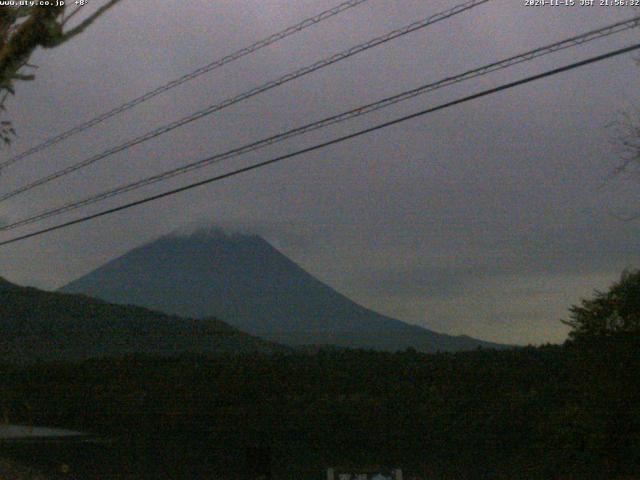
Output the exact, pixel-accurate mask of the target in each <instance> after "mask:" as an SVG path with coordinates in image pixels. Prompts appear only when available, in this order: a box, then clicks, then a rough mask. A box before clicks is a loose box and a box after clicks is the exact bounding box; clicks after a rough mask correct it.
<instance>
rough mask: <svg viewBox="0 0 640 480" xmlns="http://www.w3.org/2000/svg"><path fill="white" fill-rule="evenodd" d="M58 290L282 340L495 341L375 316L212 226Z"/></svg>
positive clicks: (433, 344) (141, 250)
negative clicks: (224, 324)
mask: <svg viewBox="0 0 640 480" xmlns="http://www.w3.org/2000/svg"><path fill="white" fill-rule="evenodd" d="M62 291H63V292H68V293H85V294H87V295H91V296H95V297H98V298H102V299H104V300H107V301H109V302H113V303H119V304H133V305H141V306H145V307H148V308H153V309H155V310H160V311H163V312H167V313H171V314H177V315H182V316H187V317H193V318H205V317H207V316H214V317H216V318H221V319H224V321H226V322H228V323H230V324H231V325H233V326H235V327H237V328H239V329H240V330H243V331H246V332H249V333H251V334H253V335H257V336H259V337H262V338H265V339H269V340H271V341H275V342H278V343H284V344H288V345H309V344H328V345H336V346H341V347H352V348H370V349H376V350H388V351H395V350H404V349H406V348H410V347H411V348H415V349H417V350H420V351H425V352H435V351H439V350H441V351H455V350H468V349H474V348H477V347H488V348H494V347H495V348H499V347H501V346H500V345H498V344H492V343H489V342H483V341H480V340H476V339H473V338H470V337H467V336H450V335H444V334H440V333H436V332H432V331H430V330H427V329H425V328H422V327H419V326H416V325H410V324H407V323H405V322H402V321H399V320H396V319H393V318H390V317H387V316H384V315H381V314H379V313H376V312H374V311H372V310H369V309H367V308H365V307H363V306H361V305H358V304H357V303H355V302H353V301H352V300H350V299H349V298H347V297H345V296H344V295H342V294H340V293H338V292H337V291H335V290H334V289H332V288H331V287H329V286H328V285H326V284H324V283H323V282H321V281H319V280H318V279H316V278H315V277H313V276H312V275H310V274H309V273H307V272H306V271H305V270H303V269H302V268H301V267H300V266H298V265H297V264H296V263H294V262H293V261H291V260H290V259H289V258H287V257H286V256H285V255H283V254H282V253H280V252H279V251H278V250H276V249H275V248H274V247H273V246H271V245H270V244H269V243H268V242H267V241H265V240H264V239H262V238H261V237H259V236H257V235H245V234H226V233H223V232H222V231H220V230H210V231H201V232H197V233H195V234H192V235H188V236H178V235H168V236H165V237H162V238H160V239H158V240H156V241H153V242H151V243H149V244H146V245H143V246H141V247H138V248H135V249H133V250H131V251H130V252H128V253H126V254H125V255H123V256H121V257H119V258H116V259H114V260H112V261H110V262H108V263H107V264H105V265H103V266H102V267H99V268H98V269H96V270H94V271H93V272H91V273H89V274H88V275H85V276H83V277H82V278H80V279H78V280H76V281H74V282H71V283H70V284H68V285H67V286H65V287H64V288H63V289H62Z"/></svg>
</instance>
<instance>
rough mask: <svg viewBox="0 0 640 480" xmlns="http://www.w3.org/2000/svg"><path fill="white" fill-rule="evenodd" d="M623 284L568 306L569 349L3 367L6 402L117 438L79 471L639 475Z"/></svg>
mask: <svg viewBox="0 0 640 480" xmlns="http://www.w3.org/2000/svg"><path fill="white" fill-rule="evenodd" d="M634 282H635V283H634ZM617 287H620V288H618V290H616V288H617ZM617 287H614V288H613V289H612V290H611V291H610V292H608V293H607V294H599V296H596V297H595V298H594V299H593V300H589V301H585V302H583V304H582V305H581V306H579V307H574V308H573V310H572V318H571V320H570V323H571V325H572V327H573V332H572V335H571V340H570V341H569V342H567V343H566V344H565V345H563V346H543V347H539V348H533V347H530V348H520V349H514V350H506V351H492V350H477V351H472V352H466V353H455V354H435V355H427V354H421V353H418V352H415V351H405V352H401V353H381V352H370V351H353V350H350V351H335V350H334V351H319V352H317V353H315V354H310V353H305V354H289V353H282V354H272V355H267V354H253V355H246V356H218V357H205V356H182V357H178V358H174V359H166V358H159V357H151V356H129V357H127V358H122V359H102V360H92V361H85V362H80V363H73V364H72V363H64V364H63V363H60V364H43V365H37V366H30V367H15V368H14V367H10V366H5V367H3V368H2V370H1V371H2V383H1V384H2V389H1V397H0V406H1V407H0V408H2V409H3V411H4V412H5V414H6V415H7V416H8V417H10V420H11V421H13V422H16V423H18V422H34V423H36V424H44V425H48V426H59V427H65V428H73V429H78V430H83V431H87V432H92V433H98V434H102V435H105V436H107V437H108V438H110V439H111V441H112V443H111V444H109V445H106V444H105V445H103V446H100V445H94V447H92V448H93V449H94V450H95V452H97V453H95V455H94V454H92V456H91V458H90V459H86V458H84V459H82V458H81V457H82V455H87V450H86V449H85V450H83V449H76V451H75V452H71V453H69V452H67V453H65V455H67V456H68V457H69V458H70V460H69V461H70V462H71V465H72V467H73V462H74V455H75V456H76V457H77V462H78V464H79V465H80V464H81V465H85V467H84V468H86V465H88V464H90V463H91V462H92V461H93V462H98V461H101V462H102V465H110V466H111V468H113V469H114V470H116V471H120V472H122V471H123V470H124V469H133V470H136V469H137V471H144V472H147V473H148V474H149V476H150V478H152V477H154V476H155V478H206V477H204V476H202V477H200V476H198V475H199V474H196V473H194V472H195V471H196V470H197V469H206V468H210V469H212V470H215V469H216V468H220V469H221V470H220V471H222V469H224V468H228V469H229V470H230V471H236V472H238V471H241V470H242V468H244V467H246V466H247V462H249V463H250V462H251V461H252V460H251V459H250V457H251V455H250V454H247V452H251V451H252V450H251V449H252V448H254V451H257V452H259V454H257V456H258V457H260V456H261V455H262V457H263V458H262V460H260V461H265V460H264V458H268V460H267V461H268V462H269V463H270V465H271V467H272V470H273V472H274V477H275V478H292V479H293V478H300V479H303V478H323V477H322V476H323V470H324V468H326V467H327V466H330V465H336V464H340V465H344V464H349V465H358V466H362V465H371V464H382V465H391V466H400V467H402V468H403V469H404V471H405V478H412V477H413V476H414V475H415V476H417V477H418V478H429V479H431V478H456V479H459V478H517V479H538V478H540V479H546V478H575V479H584V478H587V479H589V478H602V479H616V478H618V479H622V478H640V373H639V372H640V348H639V347H640V336H639V335H638V331H639V330H640V329H638V328H637V327H638V323H639V317H638V312H640V308H639V307H640V295H639V293H640V275H638V274H635V276H634V275H628V276H627V277H625V278H623V281H621V282H620V284H618V286H617ZM265 451H268V452H269V454H268V455H266V454H265V453H264V452H265ZM100 452H102V453H100ZM260 452H262V453H260ZM101 454H103V455H104V456H105V458H103V459H102V460H99V457H100V455H101ZM61 455H62V453H61ZM243 466H244V467H243ZM96 468H97V467H96ZM190 469H191V470H190ZM166 470H170V471H171V472H172V474H171V475H167V474H166ZM160 471H164V474H161V473H159V472H160ZM180 475H182V476H180ZM83 478H89V477H83ZM96 478H97V477H96ZM103 478H104V477H103ZM220 478H225V477H220ZM245 478H248V477H245ZM254 478H255V477H254Z"/></svg>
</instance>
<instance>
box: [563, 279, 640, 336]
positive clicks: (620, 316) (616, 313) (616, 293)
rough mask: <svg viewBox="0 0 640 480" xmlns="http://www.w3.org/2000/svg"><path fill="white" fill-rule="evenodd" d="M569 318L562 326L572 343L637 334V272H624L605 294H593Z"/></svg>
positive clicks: (639, 320) (639, 321) (639, 296)
mask: <svg viewBox="0 0 640 480" xmlns="http://www.w3.org/2000/svg"><path fill="white" fill-rule="evenodd" d="M570 311H571V318H570V320H568V321H564V322H563V323H565V324H567V325H569V326H570V327H571V328H572V331H571V332H570V333H569V338H570V339H572V340H576V341H587V340H605V339H610V338H612V337H623V336H638V335H640V271H638V270H636V271H627V272H624V273H623V274H622V277H621V278H620V281H618V282H617V283H615V284H614V285H612V286H611V288H610V289H609V291H607V292H598V291H596V292H595V295H594V298H592V299H585V300H582V302H581V304H580V305H574V306H573V307H571V309H570Z"/></svg>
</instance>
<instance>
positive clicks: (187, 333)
mask: <svg viewBox="0 0 640 480" xmlns="http://www.w3.org/2000/svg"><path fill="white" fill-rule="evenodd" d="M0 331H1V332H2V335H1V336H0V361H2V362H7V363H19V364H22V363H33V362H45V361H67V360H84V359H88V358H95V357H113V356H123V355H128V354H134V353H143V354H153V355H161V356H176V355H180V354H185V353H198V354H236V353H248V352H254V351H258V352H272V351H274V352H275V351H288V349H286V348H285V347H280V346H278V345H274V344H271V343H269V342H265V341H262V340H260V339H257V338H255V337H253V336H251V335H247V334H245V333H242V332H240V331H238V330H236V329H235V328H233V327H231V326H229V325H227V324H226V323H224V322H221V321H220V320H217V319H214V318H207V319H202V320H200V319H198V320H195V319H185V318H180V317H177V316H173V315H166V314H163V313H159V312H154V311H151V310H148V309H146V308H142V307H134V306H126V305H112V304H109V303H107V302H104V301H102V300H96V299H93V298H89V297H87V296H85V295H69V294H62V293H55V292H45V291H42V290H38V289H36V288H31V287H19V286H16V285H14V284H12V283H10V282H7V281H6V280H4V279H2V278H0Z"/></svg>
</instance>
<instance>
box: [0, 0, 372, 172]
mask: <svg viewBox="0 0 640 480" xmlns="http://www.w3.org/2000/svg"><path fill="white" fill-rule="evenodd" d="M367 1H369V0H349V1H348V2H344V3H341V4H340V5H338V6H336V7H333V8H331V9H329V10H325V11H324V12H321V13H319V14H318V15H315V16H313V17H310V18H307V19H305V20H303V21H302V22H300V23H297V24H296V25H293V26H291V27H288V28H286V29H284V30H282V31H280V32H278V33H274V34H273V35H270V36H269V37H267V38H264V39H262V40H260V41H258V42H256V43H254V44H252V45H249V46H248V47H244V48H241V49H240V50H237V51H235V52H233V53H231V54H229V55H226V56H225V57H222V58H220V59H218V60H215V61H214V62H212V63H210V64H208V65H205V66H203V67H200V68H198V69H197V70H194V71H192V72H189V73H187V74H185V75H183V76H181V77H179V78H176V79H174V80H171V81H170V82H168V83H166V84H164V85H162V86H160V87H158V88H156V89H154V90H151V91H149V92H146V93H144V94H143V95H140V96H139V97H136V98H134V99H133V100H130V101H128V102H126V103H123V104H122V105H120V106H118V107H115V108H114V109H112V110H109V111H107V112H105V113H102V114H100V115H98V116H97V117H94V118H92V119H91V120H88V121H86V122H84V123H81V124H79V125H76V126H75V127H72V128H70V129H68V130H66V131H64V132H62V133H60V134H59V135H56V136H53V137H50V138H47V139H46V140H44V141H43V142H42V143H40V144H38V145H36V146H34V147H32V148H30V149H28V150H25V151H24V152H22V153H20V154H18V155H16V156H14V157H12V158H10V159H8V160H5V161H4V162H1V163H0V170H1V169H4V168H6V167H8V166H10V165H13V164H14V163H16V162H19V161H20V160H22V159H24V158H27V157H30V156H31V155H33V154H35V153H38V152H41V151H42V150H45V149H47V148H49V147H51V146H53V145H55V144H57V143H59V142H61V141H63V140H66V139H67V138H69V137H71V136H73V135H76V134H78V133H80V132H84V131H85V130H88V129H89V128H91V127H95V126H96V125H98V124H99V123H102V122H104V121H105V120H107V119H109V118H111V117H114V116H115V115H118V114H120V113H122V112H125V111H127V110H129V109H131V108H134V107H136V106H137V105H140V104H141V103H144V102H146V101H147V100H151V99H152V98H153V97H155V96H157V95H160V94H162V93H164V92H166V91H168V90H171V89H172V88H175V87H177V86H179V85H182V84H183V83H186V82H189V81H191V80H193V79H195V78H197V77H199V76H200V75H204V74H205V73H208V72H211V71H213V70H216V69H218V68H220V67H222V66H223V65H226V64H228V63H231V62H235V61H236V60H239V59H241V58H242V57H245V56H247V55H250V54H252V53H254V52H257V51H258V50H261V49H263V48H265V47H268V46H269V45H272V44H274V43H276V42H279V41H280V40H283V39H284V38H286V37H289V36H291V35H293V34H295V33H298V32H301V31H303V30H305V29H307V28H309V27H311V26H314V25H316V24H318V23H320V22H322V21H323V20H327V19H328V18H331V17H334V16H336V15H339V14H341V13H342V12H344V11H346V10H349V9H351V8H354V7H357V6H358V5H361V4H363V3H365V2H367ZM78 10H79V9H77V10H75V11H74V12H73V13H72V15H73V14H74V13H76V12H77V11H78Z"/></svg>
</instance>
